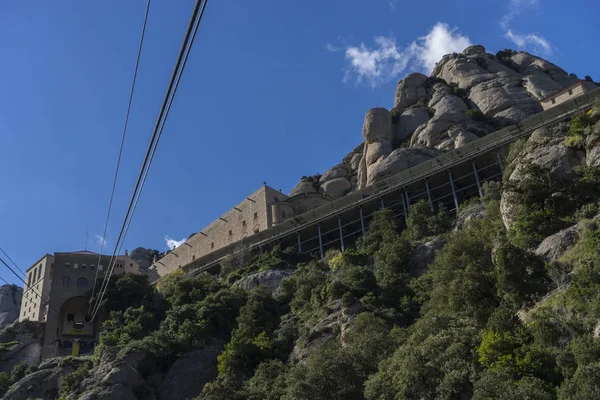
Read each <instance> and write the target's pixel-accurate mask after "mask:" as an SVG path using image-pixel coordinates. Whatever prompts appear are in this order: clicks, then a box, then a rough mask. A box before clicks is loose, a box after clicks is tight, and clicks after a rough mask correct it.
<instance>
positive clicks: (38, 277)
mask: <svg viewBox="0 0 600 400" xmlns="http://www.w3.org/2000/svg"><path fill="white" fill-rule="evenodd" d="M40 275H42V266H41V265H40V267H39V268H38V270H37V278H36V279H35V280H36V281H39V280H40Z"/></svg>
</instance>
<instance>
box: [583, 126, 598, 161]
mask: <svg viewBox="0 0 600 400" xmlns="http://www.w3.org/2000/svg"><path fill="white" fill-rule="evenodd" d="M585 147H586V149H587V152H586V156H585V164H586V165H587V166H588V167H600V121H598V122H596V125H594V129H593V131H592V133H591V134H590V135H589V136H588V137H587V140H586V143H585Z"/></svg>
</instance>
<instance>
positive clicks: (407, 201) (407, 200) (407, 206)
mask: <svg viewBox="0 0 600 400" xmlns="http://www.w3.org/2000/svg"><path fill="white" fill-rule="evenodd" d="M404 196H405V197H406V211H410V198H409V197H408V192H407V191H406V189H404Z"/></svg>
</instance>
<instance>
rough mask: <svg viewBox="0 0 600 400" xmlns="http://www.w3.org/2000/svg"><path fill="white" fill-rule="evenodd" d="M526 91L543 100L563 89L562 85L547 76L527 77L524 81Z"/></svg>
mask: <svg viewBox="0 0 600 400" xmlns="http://www.w3.org/2000/svg"><path fill="white" fill-rule="evenodd" d="M523 84H524V86H525V90H527V92H528V93H530V94H531V95H532V96H533V97H535V98H536V99H538V100H541V99H543V98H545V97H547V96H549V95H550V94H552V93H554V92H556V91H558V90H560V89H561V85H560V84H558V83H557V82H555V81H553V80H552V79H551V78H549V77H548V76H545V75H527V76H526V77H525V78H524V79H523Z"/></svg>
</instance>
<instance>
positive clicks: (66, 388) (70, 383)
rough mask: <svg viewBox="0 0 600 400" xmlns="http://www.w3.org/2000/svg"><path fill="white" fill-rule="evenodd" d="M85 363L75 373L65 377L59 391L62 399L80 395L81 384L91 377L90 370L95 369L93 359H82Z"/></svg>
mask: <svg viewBox="0 0 600 400" xmlns="http://www.w3.org/2000/svg"><path fill="white" fill-rule="evenodd" d="M81 360H82V361H83V363H82V364H81V365H80V366H79V367H78V368H77V369H76V370H75V372H73V373H70V374H67V375H63V376H62V384H61V387H60V391H59V396H60V397H67V396H68V395H69V394H73V393H79V384H80V383H81V382H82V381H83V380H84V379H85V378H87V377H89V376H90V370H91V369H92V367H93V363H92V360H91V359H81Z"/></svg>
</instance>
